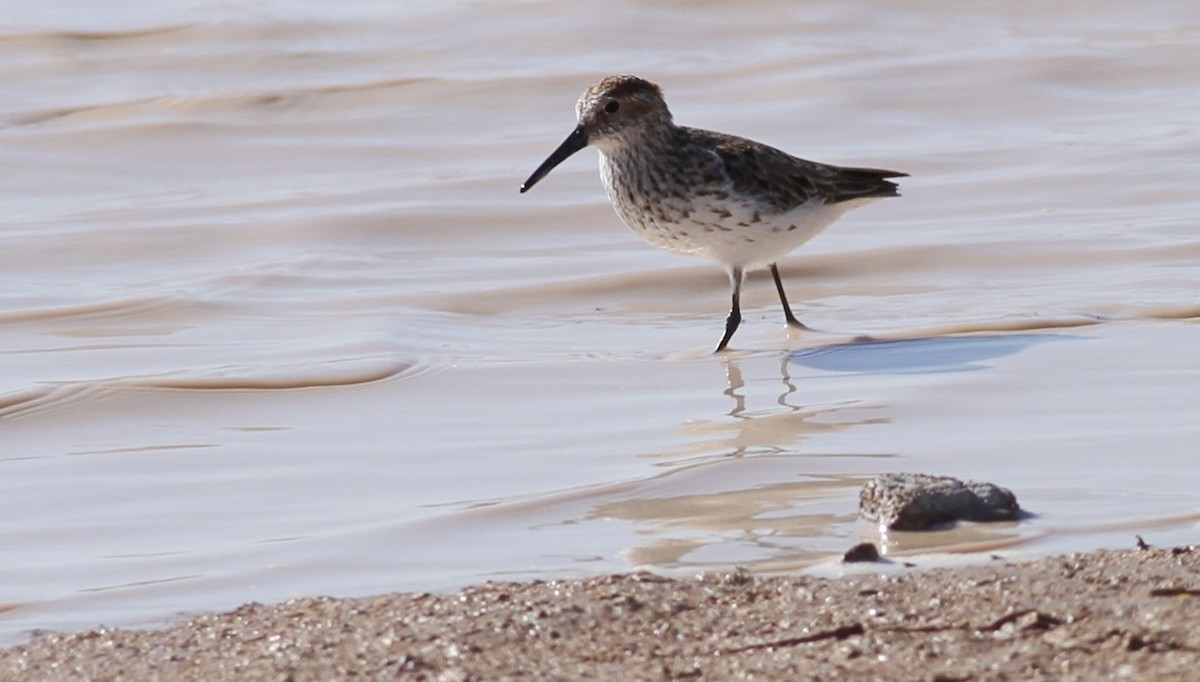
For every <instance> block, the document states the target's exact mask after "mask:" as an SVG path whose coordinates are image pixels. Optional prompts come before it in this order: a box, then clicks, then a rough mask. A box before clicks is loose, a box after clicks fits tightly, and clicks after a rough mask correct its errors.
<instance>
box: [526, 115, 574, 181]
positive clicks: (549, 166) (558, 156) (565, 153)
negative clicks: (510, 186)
mask: <svg viewBox="0 0 1200 682" xmlns="http://www.w3.org/2000/svg"><path fill="white" fill-rule="evenodd" d="M587 144H588V137H587V131H586V130H584V129H583V126H582V125H578V126H575V130H572V131H571V134H570V135H567V139H565V140H563V143H562V144H560V145H558V149H555V150H554V152H553V153H551V154H550V156H548V157H546V160H545V161H543V162H542V165H540V166H538V168H537V170H535V171H534V172H533V175H530V176H529V179H528V180H526V181H525V183H524V184H522V185H521V194H524V193H526V192H528V191H529V189H530V188H531V187H533V186H534V185H536V184H537V182H538V180H541V179H542V178H544V177H546V175H547V174H548V173H549V172H550V171H552V170H554V167H555V166H557V165H558V164H560V163H562V162H563V161H566V160H567V157H569V156H571V155H572V154H574V153H575V152H577V151H579V150H580V149H583V148H584V147H586V146H587Z"/></svg>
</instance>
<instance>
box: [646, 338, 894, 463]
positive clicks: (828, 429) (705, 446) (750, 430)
mask: <svg viewBox="0 0 1200 682" xmlns="http://www.w3.org/2000/svg"><path fill="white" fill-rule="evenodd" d="M723 360H724V363H725V378H726V386H725V388H724V390H723V391H722V394H723V395H725V396H728V397H729V398H730V399H731V400H732V401H733V406H732V407H731V408H730V410H729V411H728V412H726V413H725V415H724V416H726V417H732V420H729V419H724V418H712V419H697V420H694V421H689V422H688V423H686V424H685V425H684V426H683V427H682V428H681V429H680V433H681V434H682V435H685V436H701V437H704V438H702V439H700V440H694V441H692V442H690V443H688V444H687V445H686V446H684V447H683V448H682V449H681V450H678V451H674V452H668V453H663V455H664V456H666V457H669V458H670V460H669V463H671V464H678V463H679V462H680V461H681V460H680V458H681V457H682V458H683V459H685V460H692V459H693V458H695V457H696V455H698V454H699V455H701V456H702V458H703V459H713V458H725V457H742V456H746V455H751V454H757V455H762V454H782V453H785V452H789V451H790V448H792V447H793V446H795V445H796V444H797V443H799V442H801V441H803V440H805V439H807V438H809V437H811V436H813V435H816V434H823V433H833V432H838V431H844V430H846V429H848V428H851V427H853V426H858V425H861V424H882V423H886V421H887V420H886V419H884V418H860V419H844V418H843V419H841V420H839V421H832V420H825V421H816V420H815V418H816V417H819V416H828V415H829V414H831V413H834V412H838V411H841V410H844V409H846V408H847V407H850V406H851V405H855V404H856V403H834V404H828V403H826V404H813V405H799V404H794V400H795V394H796V392H797V387H796V384H795V383H794V382H793V380H792V376H791V373H790V367H789V361H788V360H789V359H788V356H786V355H785V356H783V357H781V358H780V359H779V368H778V377H779V378H778V379H775V378H774V372H771V373H770V376H771V377H772V378H771V379H769V380H766V381H762V382H758V383H757V386H764V385H766V386H771V385H773V386H774V388H772V389H769V390H767V391H766V393H767V394H769V395H771V396H772V397H773V399H772V403H773V404H772V405H771V406H770V407H767V408H763V409H752V408H750V407H749V406H748V401H749V398H748V395H750V396H753V392H749V393H748V391H747V385H746V380H745V378H744V377H743V374H742V366H741V364H740V361H739V360H737V359H736V358H734V357H726V358H723ZM776 381H777V382H778V383H775V382H776Z"/></svg>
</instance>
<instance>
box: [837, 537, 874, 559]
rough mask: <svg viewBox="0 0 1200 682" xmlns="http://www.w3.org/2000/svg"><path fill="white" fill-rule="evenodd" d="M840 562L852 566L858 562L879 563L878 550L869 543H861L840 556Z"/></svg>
mask: <svg viewBox="0 0 1200 682" xmlns="http://www.w3.org/2000/svg"><path fill="white" fill-rule="evenodd" d="M842 561H843V562H845V563H847V564H852V563H856V562H860V561H879V549H878V548H877V547H875V545H874V544H872V543H870V542H861V543H859V544H857V545H855V546H853V547H851V548H850V549H848V550H846V553H845V554H843V555H842Z"/></svg>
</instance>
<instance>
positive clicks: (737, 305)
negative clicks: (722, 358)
mask: <svg viewBox="0 0 1200 682" xmlns="http://www.w3.org/2000/svg"><path fill="white" fill-rule="evenodd" d="M742 279H743V273H742V269H741V268H733V269H732V270H730V271H729V282H730V284H732V285H733V297H732V298H733V305H732V306H731V307H730V309H729V317H727V318H725V336H723V337H721V343H718V344H717V349H716V350H715V351H713V352H714V353H720V352H721V351H723V350H725V346H727V345H729V339H731V338H733V333H734V332H735V331H737V328H738V325H739V324H741V323H742V303H741V298H742Z"/></svg>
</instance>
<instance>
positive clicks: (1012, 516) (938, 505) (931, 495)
mask: <svg viewBox="0 0 1200 682" xmlns="http://www.w3.org/2000/svg"><path fill="white" fill-rule="evenodd" d="M858 512H859V514H860V515H861V516H862V517H863V518H864V519H867V520H868V521H877V522H878V523H879V524H880V525H883V526H887V528H888V530H929V529H930V528H932V527H934V526H937V525H940V524H945V523H953V522H955V521H1013V520H1016V519H1018V518H1020V514H1021V508H1020V506H1018V505H1017V497H1016V495H1013V494H1012V491H1010V490H1008V489H1006V488H1001V487H1000V486H998V485H994V484H992V483H977V482H975V481H967V482H965V483H964V482H963V481H960V480H958V479H957V478H951V477H949V476H929V475H927V474H882V475H880V476H876V477H875V478H873V479H871V480H869V481H867V483H866V485H864V486H863V489H862V491H861V492H860V493H859V495H858Z"/></svg>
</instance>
